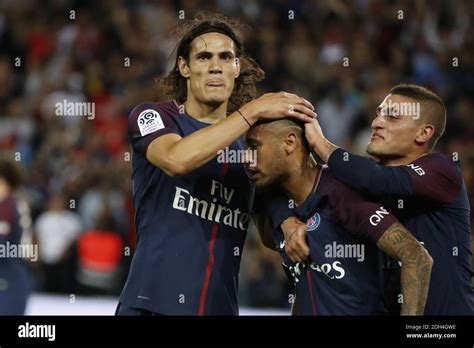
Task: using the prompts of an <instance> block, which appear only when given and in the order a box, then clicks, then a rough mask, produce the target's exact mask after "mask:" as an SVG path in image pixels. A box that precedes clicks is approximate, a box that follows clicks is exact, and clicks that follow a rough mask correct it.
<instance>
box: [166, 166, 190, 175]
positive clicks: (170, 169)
mask: <svg viewBox="0 0 474 348" xmlns="http://www.w3.org/2000/svg"><path fill="white" fill-rule="evenodd" d="M163 171H164V172H165V173H166V174H167V175H168V176H170V177H178V176H183V175H186V174H188V173H189V172H190V170H189V168H188V167H187V166H186V165H185V164H184V163H180V162H173V163H172V164H171V163H170V164H169V165H168V166H166V168H163Z"/></svg>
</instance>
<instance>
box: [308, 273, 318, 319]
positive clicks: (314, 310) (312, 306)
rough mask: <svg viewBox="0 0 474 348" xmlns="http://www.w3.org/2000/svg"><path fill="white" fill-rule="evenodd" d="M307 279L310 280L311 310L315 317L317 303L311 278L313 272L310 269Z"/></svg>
mask: <svg viewBox="0 0 474 348" xmlns="http://www.w3.org/2000/svg"><path fill="white" fill-rule="evenodd" d="M306 279H308V286H309V296H310V297H311V309H312V311H313V315H316V303H315V301H314V296H313V282H312V278H311V271H310V270H309V269H308V270H306Z"/></svg>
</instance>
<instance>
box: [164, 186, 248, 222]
mask: <svg viewBox="0 0 474 348" xmlns="http://www.w3.org/2000/svg"><path fill="white" fill-rule="evenodd" d="M234 193H235V190H234V189H230V188H228V187H225V186H224V185H223V184H222V183H220V182H219V181H216V180H212V185H211V196H213V198H212V199H211V201H210V202H209V201H206V200H204V199H198V198H196V197H193V196H191V194H190V192H189V191H188V190H186V189H184V188H181V187H178V186H176V191H175V194H174V199H173V208H174V209H176V210H181V211H185V212H187V213H188V214H194V215H196V216H199V217H201V218H202V219H207V220H209V221H214V222H217V223H222V224H224V225H226V226H231V227H233V228H237V229H240V230H242V231H247V228H248V224H249V214H248V213H243V212H241V211H240V209H239V208H237V209H230V208H228V207H227V206H228V205H229V204H230V202H231V201H232V198H233V197H234ZM218 198H220V199H221V201H224V202H225V206H224V205H221V204H218V203H217V199H218Z"/></svg>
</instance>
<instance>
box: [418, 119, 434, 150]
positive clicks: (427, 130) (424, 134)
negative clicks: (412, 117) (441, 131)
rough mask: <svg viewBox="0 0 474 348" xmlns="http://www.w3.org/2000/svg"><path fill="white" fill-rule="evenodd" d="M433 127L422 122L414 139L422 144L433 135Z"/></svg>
mask: <svg viewBox="0 0 474 348" xmlns="http://www.w3.org/2000/svg"><path fill="white" fill-rule="evenodd" d="M434 131H435V128H434V126H433V125H432V124H426V123H424V124H422V125H421V126H420V127H419V128H418V132H417V133H416V137H415V141H416V142H417V143H418V144H420V145H422V144H426V143H427V142H428V141H429V140H430V139H431V138H432V137H433V136H434Z"/></svg>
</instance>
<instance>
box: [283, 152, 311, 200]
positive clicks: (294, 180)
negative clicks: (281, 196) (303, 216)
mask: <svg viewBox="0 0 474 348" xmlns="http://www.w3.org/2000/svg"><path fill="white" fill-rule="evenodd" d="M319 170H320V168H319V167H318V166H317V165H316V164H315V163H313V162H312V160H311V159H310V158H308V159H307V160H306V163H305V164H303V165H301V166H295V171H294V172H293V173H291V174H290V176H289V177H288V179H287V180H285V181H284V182H282V183H281V186H282V188H283V191H284V192H285V193H286V194H287V196H288V197H290V198H291V199H293V200H294V202H295V204H296V205H300V204H302V203H303V202H304V201H305V200H306V198H308V196H309V195H310V194H311V192H312V190H313V189H314V183H315V180H316V177H317V176H318V173H319Z"/></svg>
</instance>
